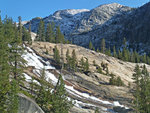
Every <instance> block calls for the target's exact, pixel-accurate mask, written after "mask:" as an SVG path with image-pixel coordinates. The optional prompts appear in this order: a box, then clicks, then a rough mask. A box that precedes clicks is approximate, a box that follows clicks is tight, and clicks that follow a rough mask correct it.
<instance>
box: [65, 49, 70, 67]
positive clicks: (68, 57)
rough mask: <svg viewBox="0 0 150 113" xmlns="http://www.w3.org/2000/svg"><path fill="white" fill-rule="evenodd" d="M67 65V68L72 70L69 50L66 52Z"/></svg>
mask: <svg viewBox="0 0 150 113" xmlns="http://www.w3.org/2000/svg"><path fill="white" fill-rule="evenodd" d="M66 63H67V68H69V69H70V66H71V57H70V56H69V49H67V51H66Z"/></svg>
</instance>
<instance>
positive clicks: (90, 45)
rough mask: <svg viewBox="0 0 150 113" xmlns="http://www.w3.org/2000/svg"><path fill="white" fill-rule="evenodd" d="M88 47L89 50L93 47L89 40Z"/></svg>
mask: <svg viewBox="0 0 150 113" xmlns="http://www.w3.org/2000/svg"><path fill="white" fill-rule="evenodd" d="M89 49H91V50H92V49H93V44H92V42H91V41H90V42H89Z"/></svg>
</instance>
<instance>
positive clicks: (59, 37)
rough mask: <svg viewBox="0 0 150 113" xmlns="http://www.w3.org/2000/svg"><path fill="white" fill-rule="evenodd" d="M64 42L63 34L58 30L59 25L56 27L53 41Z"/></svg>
mask: <svg viewBox="0 0 150 113" xmlns="http://www.w3.org/2000/svg"><path fill="white" fill-rule="evenodd" d="M61 42H64V35H63V34H62V33H61V31H60V27H59V26H58V27H57V28H56V38H55V43H61Z"/></svg>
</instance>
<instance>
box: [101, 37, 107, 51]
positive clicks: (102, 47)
mask: <svg viewBox="0 0 150 113" xmlns="http://www.w3.org/2000/svg"><path fill="white" fill-rule="evenodd" d="M105 50H106V48H105V39H104V38H103V39H102V40H101V52H102V53H105Z"/></svg>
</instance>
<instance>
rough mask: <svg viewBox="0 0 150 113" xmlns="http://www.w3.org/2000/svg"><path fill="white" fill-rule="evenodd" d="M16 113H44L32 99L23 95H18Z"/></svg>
mask: <svg viewBox="0 0 150 113" xmlns="http://www.w3.org/2000/svg"><path fill="white" fill-rule="evenodd" d="M18 113H44V112H43V110H42V109H41V108H40V107H39V106H38V105H37V104H36V103H35V102H34V101H33V100H32V99H30V98H29V97H27V96H25V95H23V94H19V110H18Z"/></svg>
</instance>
